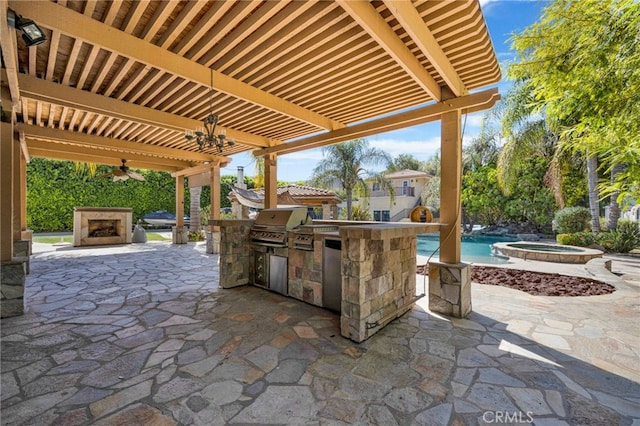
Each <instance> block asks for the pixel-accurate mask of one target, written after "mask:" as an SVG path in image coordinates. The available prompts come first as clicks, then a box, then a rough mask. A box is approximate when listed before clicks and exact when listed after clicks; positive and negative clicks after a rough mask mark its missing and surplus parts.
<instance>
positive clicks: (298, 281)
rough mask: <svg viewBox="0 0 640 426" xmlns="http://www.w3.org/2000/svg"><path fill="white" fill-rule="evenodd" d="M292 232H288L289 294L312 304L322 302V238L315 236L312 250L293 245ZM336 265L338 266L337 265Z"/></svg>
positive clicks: (318, 304) (320, 304) (321, 304)
mask: <svg viewBox="0 0 640 426" xmlns="http://www.w3.org/2000/svg"><path fill="white" fill-rule="evenodd" d="M294 237H295V235H294V233H293V232H290V233H289V247H290V248H289V265H288V268H287V269H288V273H289V296H291V297H294V298H296V299H298V300H302V301H305V302H307V303H310V304H312V305H316V306H323V302H322V244H323V243H324V239H323V238H320V237H315V239H314V241H313V251H311V250H309V251H307V250H298V249H294V248H291V247H293V239H294ZM337 267H338V266H337Z"/></svg>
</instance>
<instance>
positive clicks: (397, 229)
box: [209, 220, 440, 342]
mask: <svg viewBox="0 0 640 426" xmlns="http://www.w3.org/2000/svg"><path fill="white" fill-rule="evenodd" d="M253 223H254V221H253V220H211V221H209V224H210V225H212V226H218V227H219V229H220V287H221V288H233V287H237V286H241V285H246V284H255V283H254V282H253V280H254V275H255V273H254V270H253V269H254V267H255V263H254V261H255V259H254V249H253V247H252V244H251V242H250V240H249V231H250V229H251V226H252V225H253ZM316 223H318V224H326V223H329V222H327V221H318V222H314V224H316ZM330 223H331V224H335V225H338V226H339V231H336V232H328V233H325V234H320V235H317V237H316V238H317V239H316V240H315V242H314V249H313V251H306V252H303V251H300V250H296V249H294V248H293V246H292V241H293V238H292V235H290V236H289V250H288V257H289V259H288V278H287V279H288V290H287V295H288V296H290V297H293V298H296V299H299V300H302V301H304V302H307V303H310V304H313V305H316V306H324V301H323V296H322V291H323V289H322V285H323V284H322V283H323V276H322V273H323V272H322V256H323V252H322V247H323V245H324V239H325V238H330V239H339V240H340V241H341V246H342V251H341V253H340V259H341V262H340V264H336V265H335V267H336V268H340V270H341V275H342V286H341V287H342V290H341V303H340V307H341V313H340V314H341V318H340V324H341V334H342V335H343V336H344V337H347V338H349V339H351V340H354V341H356V342H362V341H364V340H366V339H367V338H369V337H370V336H372V335H373V334H375V333H376V332H378V331H379V330H381V329H382V328H383V327H384V326H385V325H387V324H388V323H389V322H391V321H393V320H394V319H395V318H397V317H399V316H401V315H402V314H404V313H405V312H407V311H408V310H409V309H411V307H412V306H413V304H414V303H415V302H416V300H417V299H418V297H417V295H416V255H417V238H416V236H417V235H418V234H423V233H428V232H437V231H438V230H439V229H440V225H439V224H437V223H395V222H394V223H390V222H375V223H367V224H362V222H346V221H331V222H330ZM290 234H292V233H290Z"/></svg>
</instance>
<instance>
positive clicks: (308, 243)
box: [293, 225, 338, 250]
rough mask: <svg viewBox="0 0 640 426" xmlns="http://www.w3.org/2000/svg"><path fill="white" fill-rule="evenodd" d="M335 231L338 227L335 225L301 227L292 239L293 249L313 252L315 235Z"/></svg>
mask: <svg viewBox="0 0 640 426" xmlns="http://www.w3.org/2000/svg"><path fill="white" fill-rule="evenodd" d="M337 230H338V227H337V226H336V225H302V226H300V227H298V229H297V230H296V236H295V237H294V239H293V248H296V249H300V250H313V242H314V241H315V234H317V233H319V232H329V231H337Z"/></svg>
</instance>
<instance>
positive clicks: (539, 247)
mask: <svg viewBox="0 0 640 426" xmlns="http://www.w3.org/2000/svg"><path fill="white" fill-rule="evenodd" d="M492 247H493V249H494V250H496V251H497V252H499V253H500V254H503V255H505V256H510V257H519V258H521V259H525V260H540V261H543V262H556V263H587V262H588V261H590V260H591V259H595V258H598V257H602V255H603V254H604V253H603V252H602V251H601V250H596V249H591V248H585V247H575V246H563V245H559V244H544V243H530V242H525V241H518V242H515V243H495V244H493V246H492Z"/></svg>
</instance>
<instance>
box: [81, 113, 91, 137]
mask: <svg viewBox="0 0 640 426" xmlns="http://www.w3.org/2000/svg"><path fill="white" fill-rule="evenodd" d="M92 116H93V114H92V113H90V112H86V111H85V112H84V116H83V117H82V120H81V121H80V124H78V131H79V132H82V133H84V130H85V129H86V128H87V124H88V123H89V120H91V118H92Z"/></svg>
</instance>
